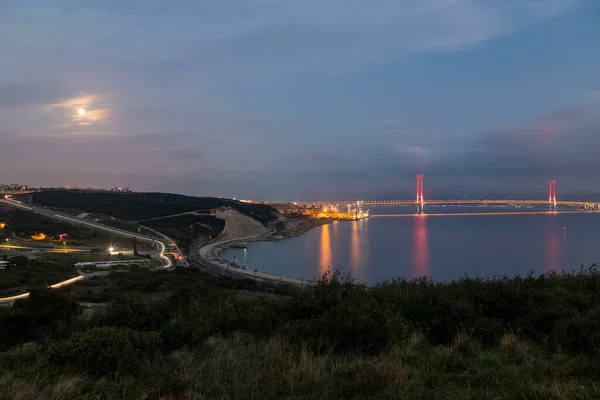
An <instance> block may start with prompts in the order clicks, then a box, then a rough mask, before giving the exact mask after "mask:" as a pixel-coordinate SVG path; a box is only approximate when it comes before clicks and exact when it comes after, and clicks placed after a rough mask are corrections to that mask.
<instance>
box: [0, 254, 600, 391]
mask: <svg viewBox="0 0 600 400" xmlns="http://www.w3.org/2000/svg"><path fill="white" fill-rule="evenodd" d="M194 273H195V274H197V276H196V278H191V277H192V275H193V274H194ZM126 275H127V274H125V275H123V276H124V277H125V276H126ZM127 276H128V277H129V283H128V284H127V285H126V286H124V287H122V288H121V289H126V290H127V293H125V294H122V295H120V296H117V298H116V299H115V300H114V301H113V302H112V303H111V304H110V305H109V306H107V307H103V308H98V307H96V308H95V310H96V311H95V312H93V313H92V314H91V315H90V314H89V313H84V315H85V317H83V316H80V315H81V309H80V307H77V306H76V304H75V303H74V302H73V300H72V299H73V297H72V296H75V295H76V291H77V289H72V290H73V292H68V291H67V292H64V293H59V292H57V291H54V292H52V294H49V293H47V292H43V291H42V292H35V293H33V294H32V296H31V298H30V299H28V300H23V301H19V302H17V303H16V304H15V307H14V308H12V309H6V310H4V311H3V312H2V315H0V326H1V327H2V329H0V334H2V337H1V338H0V343H5V345H4V346H5V349H6V350H7V351H6V352H5V353H3V354H0V393H3V395H6V396H7V397H9V398H17V397H20V398H50V397H54V398H128V399H135V398H163V399H175V398H222V399H229V398H249V399H274V398H281V397H288V398H289V397H293V398H326V399H327V398H330V399H338V398H415V399H420V398H439V399H442V398H443V399H470V398H477V399H478V398H502V399H513V398H522V399H542V398H543V399H587V398H589V399H595V398H598V397H600V385H598V376H600V357H599V356H600V333H599V332H600V329H599V328H600V326H599V324H600V322H599V321H600V290H599V289H600V271H599V270H598V268H597V267H595V266H593V267H592V268H590V269H587V270H582V271H579V272H578V273H571V274H560V275H559V274H549V275H544V276H540V277H534V276H527V277H516V278H503V279H499V280H482V279H469V278H464V279H461V280H458V281H454V282H449V283H434V282H432V281H429V280H426V279H420V280H416V281H405V280H397V281H392V282H387V283H382V284H380V285H378V286H376V287H373V288H367V287H365V286H364V285H361V284H358V283H356V282H353V281H351V280H350V279H349V278H347V277H343V276H340V275H339V274H337V273H336V274H327V275H325V276H324V277H323V278H322V279H321V280H320V281H319V282H318V283H317V284H316V285H314V287H311V288H305V289H304V290H298V289H294V288H285V287H279V288H274V287H268V286H261V285H259V284H256V283H252V282H243V281H232V280H227V279H223V278H220V277H214V276H211V275H208V274H204V273H201V272H198V271H190V270H184V269H177V270H176V271H174V272H173V273H172V274H165V275H159V274H155V275H151V274H150V273H146V272H139V275H137V276H135V275H127ZM155 277H156V278H155ZM155 279H156V281H155ZM158 280H162V284H164V285H166V286H167V288H168V289H170V290H171V292H170V295H169V296H159V297H153V296H148V295H149V294H152V293H163V294H165V293H166V291H165V288H162V289H159V286H160V285H158V286H157V285H155V283H157V281H158ZM116 282H117V281H116V280H115V281H114V282H113V283H114V284H117V283H116ZM179 284H183V285H184V286H185V287H183V288H182V289H180V290H175V291H173V289H174V288H175V287H176V286H178V285H179ZM52 296H53V297H52ZM40 304H44V307H40ZM55 308H56V309H55ZM28 313H31V315H32V317H33V318H35V321H36V324H35V325H33V324H31V323H29V322H28V319H27V318H23V315H27V314H28ZM14 332H20V333H22V335H21V336H22V337H23V338H24V339H23V340H16V339H15V337H17V338H18V337H20V336H19V335H16V336H15V335H14ZM26 341H33V343H29V344H24V342H26ZM16 342H17V343H16Z"/></svg>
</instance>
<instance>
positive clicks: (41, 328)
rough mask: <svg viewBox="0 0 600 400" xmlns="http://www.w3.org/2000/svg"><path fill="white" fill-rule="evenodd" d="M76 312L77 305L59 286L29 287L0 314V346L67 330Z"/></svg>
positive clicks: (5, 346) (3, 347) (0, 347)
mask: <svg viewBox="0 0 600 400" xmlns="http://www.w3.org/2000/svg"><path fill="white" fill-rule="evenodd" d="M79 312H80V308H79V305H78V304H77V303H76V302H74V301H73V300H71V298H69V297H68V296H67V295H65V294H64V293H62V292H61V291H59V290H50V289H36V290H32V291H31V294H30V295H29V297H28V298H26V299H22V300H17V301H16V302H15V303H14V305H13V307H12V309H9V310H4V312H2V313H1V314H0V350H3V349H8V348H10V347H12V346H15V345H17V344H20V343H25V342H27V341H30V340H35V339H41V338H43V337H45V336H47V333H48V332H52V333H53V334H55V335H56V333H58V332H64V331H65V330H67V331H68V329H69V326H70V325H71V324H72V323H73V320H74V319H75V317H76V316H77V315H79ZM59 328H60V329H59Z"/></svg>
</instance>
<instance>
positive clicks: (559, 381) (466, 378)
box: [0, 334, 600, 399]
mask: <svg viewBox="0 0 600 400" xmlns="http://www.w3.org/2000/svg"><path fill="white" fill-rule="evenodd" d="M13 360H14V362H15V363H13ZM596 364H597V362H596V361H595V360H593V359H592V358H590V357H589V356H586V355H578V356H569V355H564V354H557V353H551V352H548V351H545V350H541V349H537V348H534V347H532V346H531V345H530V344H528V343H527V342H525V341H522V340H520V339H518V338H517V337H515V336H512V335H510V334H508V335H505V336H504V337H502V339H501V344H500V345H499V346H498V347H496V348H493V349H481V348H480V347H479V346H478V345H477V344H476V343H475V342H473V341H472V340H471V339H467V338H465V337H459V338H457V340H456V341H455V342H454V343H452V344H450V345H444V346H431V345H427V344H426V343H425V341H424V338H423V337H420V336H415V337H413V338H412V339H411V340H409V341H407V342H406V343H405V344H403V345H401V346H394V347H392V348H390V349H388V351H386V352H385V353H382V354H380V355H372V356H360V355H338V354H334V353H325V354H315V353H314V352H313V351H311V350H310V349H309V347H307V346H306V345H302V346H293V345H290V343H288V342H287V341H286V340H284V339H282V338H280V337H277V336H276V337H272V338H261V339H258V340H257V339H256V338H254V337H251V336H246V335H233V336H231V337H222V336H217V337H212V338H209V339H207V340H206V342H205V343H203V345H202V346H199V347H197V348H194V349H189V348H185V349H179V350H176V351H174V352H171V353H169V354H166V355H164V356H161V357H159V358H156V359H153V360H144V362H143V363H142V364H141V365H140V367H139V368H138V370H137V374H136V375H135V377H133V376H116V377H111V378H105V377H104V378H103V377H100V378H99V377H93V376H89V375H85V374H81V373H78V372H77V371H57V370H55V369H54V368H53V367H52V366H51V365H49V364H48V361H47V360H46V359H45V357H44V356H43V350H42V349H41V348H39V347H36V346H35V345H34V346H26V347H24V348H19V349H16V350H13V351H11V352H9V353H8V354H7V355H6V356H5V358H4V362H3V364H2V366H1V367H0V391H1V392H2V393H3V395H5V396H7V397H8V398H14V399H19V398H20V399H30V398H56V399H60V398H63V399H65V398H67V399H68V398H89V399H92V398H98V399H100V398H102V399H104V398H127V399H156V398H161V399H180V398H182V399H231V398H240V399H276V398H319V399H340V398H414V399H483V398H490V399H517V398H519V399H597V398H600V386H599V385H598V381H597V379H598V375H597V372H598V371H597V369H594V366H595V365H596Z"/></svg>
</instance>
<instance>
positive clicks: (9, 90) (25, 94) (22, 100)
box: [0, 77, 66, 109]
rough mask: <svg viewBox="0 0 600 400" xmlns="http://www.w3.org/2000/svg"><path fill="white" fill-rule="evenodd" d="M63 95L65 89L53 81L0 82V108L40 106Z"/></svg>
mask: <svg viewBox="0 0 600 400" xmlns="http://www.w3.org/2000/svg"><path fill="white" fill-rule="evenodd" d="M4 79H6V77H4ZM65 95H66V90H65V89H64V88H62V87H60V85H57V84H53V83H37V84H35V85H34V84H30V83H22V82H6V83H2V82H0V109H2V108H13V107H27V106H40V105H44V104H47V103H48V102H51V101H55V100H56V99H57V98H61V97H63V96H65Z"/></svg>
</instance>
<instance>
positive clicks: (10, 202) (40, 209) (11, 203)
mask: <svg viewBox="0 0 600 400" xmlns="http://www.w3.org/2000/svg"><path fill="white" fill-rule="evenodd" d="M10 197H11V196H10V195H6V196H4V198H0V204H3V205H7V206H10V207H15V208H18V209H21V210H26V211H31V212H33V213H36V214H40V215H43V216H45V217H48V218H54V219H58V220H61V221H64V222H71V223H77V224H82V225H88V226H91V227H93V228H97V229H101V230H104V231H107V232H111V233H116V234H118V235H121V236H127V237H132V238H133V237H136V238H138V239H140V240H147V241H151V242H156V243H158V245H159V246H160V254H159V257H160V259H161V260H162V261H163V263H164V265H163V268H165V269H168V268H173V262H172V261H171V259H170V258H169V257H167V256H166V255H165V251H166V249H167V246H166V245H165V243H163V242H162V241H161V240H158V239H155V238H153V237H150V236H145V235H140V234H136V233H132V232H128V231H126V230H123V229H119V228H113V227H110V226H106V225H103V224H99V223H97V222H93V221H85V220H82V219H79V218H76V217H72V216H69V215H65V214H61V213H58V212H56V211H53V210H48V209H47V208H43V207H34V206H30V205H28V204H24V203H22V202H20V201H18V200H13V199H11V198H10ZM153 232H154V231H153ZM157 233H158V232H157ZM160 235H161V236H162V237H163V238H164V239H165V240H168V241H169V242H170V243H171V242H173V241H172V240H171V239H170V238H168V237H167V236H165V235H162V234H160ZM95 275H97V273H92V274H83V275H79V276H77V277H75V278H71V279H67V280H65V281H62V282H58V283H55V284H54V285H50V286H49V287H50V288H52V289H56V288H60V287H63V286H67V285H71V284H73V283H75V282H77V281H79V280H81V279H86V278H89V277H91V276H95ZM27 297H29V292H28V293H22V294H19V295H16V296H10V297H4V298H0V303H6V302H12V301H15V300H18V299H24V298H27Z"/></svg>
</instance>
